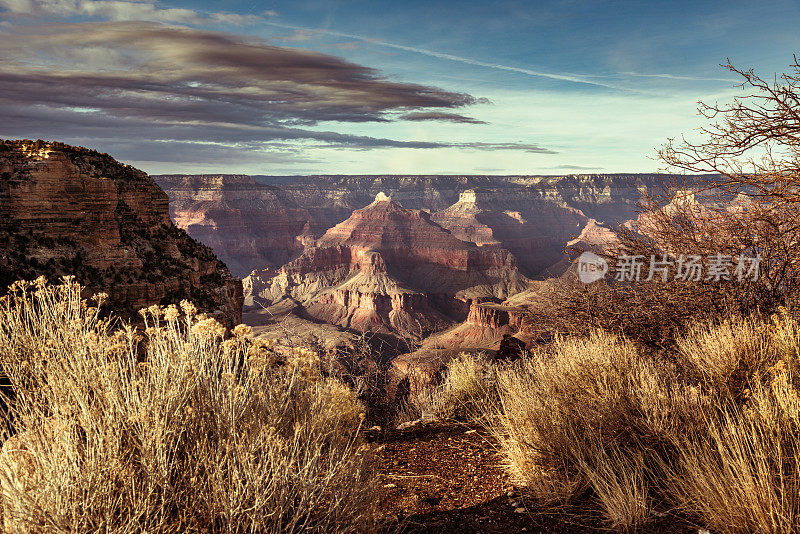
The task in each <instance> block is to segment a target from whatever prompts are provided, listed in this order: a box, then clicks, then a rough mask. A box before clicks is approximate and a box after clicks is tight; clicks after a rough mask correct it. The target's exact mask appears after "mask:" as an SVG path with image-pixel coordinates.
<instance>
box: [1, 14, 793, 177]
mask: <svg viewBox="0 0 800 534" xmlns="http://www.w3.org/2000/svg"><path fill="white" fill-rule="evenodd" d="M223 9H224V10H223ZM799 23H800V2H796V1H785V0H775V1H773V2H751V1H747V2H740V1H736V0H727V1H725V2H722V1H719V2H717V1H713V2H712V1H692V2H688V1H686V2H684V1H673V2H641V1H617V2H614V1H593V0H574V1H573V0H562V1H539V2H537V1H521V0H520V1H500V2H486V1H469V0H461V1H454V0H451V1H438V0H427V1H416V0H410V1H404V2H396V1H383V0H369V1H356V0H353V1H346V0H345V1H327V0H294V1H275V2H258V1H243V0H232V1H226V2H224V3H223V2H199V1H187V0H178V1H160V2H155V1H153V0H0V138H6V139H8V138H29V139H39V138H41V139H46V140H59V141H63V142H67V143H70V144H75V145H82V146H87V147H90V148H94V149H97V150H99V151H101V152H108V153H109V154H111V155H112V156H114V157H116V158H117V159H119V160H121V161H124V162H126V163H130V164H132V165H134V166H136V167H138V168H141V169H142V170H145V171H147V172H149V173H152V174H157V173H223V172H224V173H249V174H274V175H294V174H572V173H591V172H600V173H610V172H655V171H659V170H664V165H663V164H662V163H661V162H659V161H658V160H657V159H656V158H655V153H656V148H657V147H659V146H660V145H661V144H663V143H664V142H665V141H666V140H667V138H670V137H680V136H681V135H686V136H688V137H690V138H691V137H692V136H695V135H696V129H697V128H698V127H699V126H700V125H701V124H702V123H701V121H700V119H699V118H698V116H697V111H696V108H697V102H698V101H704V102H707V103H713V102H725V101H729V100H731V99H732V98H734V97H735V96H737V95H743V94H744V93H742V89H741V88H738V87H736V84H737V83H738V81H739V80H738V79H737V78H736V76H734V75H732V74H731V73H729V72H728V71H726V70H725V69H723V68H721V67H720V63H723V62H725V61H726V60H727V58H730V60H731V61H732V62H733V63H734V64H735V65H737V66H740V67H743V68H754V69H755V70H756V72H758V73H759V74H761V75H762V77H765V78H772V77H773V76H774V75H775V74H776V73H777V74H780V73H782V72H786V71H787V70H788V69H789V65H790V64H791V63H792V62H793V54H795V53H797V52H800V32H798V31H797V27H798V24H799Z"/></svg>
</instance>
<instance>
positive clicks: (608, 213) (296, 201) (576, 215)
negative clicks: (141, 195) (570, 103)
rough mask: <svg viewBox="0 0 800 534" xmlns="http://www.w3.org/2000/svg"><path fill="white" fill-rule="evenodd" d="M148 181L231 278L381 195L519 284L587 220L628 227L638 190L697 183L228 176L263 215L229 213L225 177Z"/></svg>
mask: <svg viewBox="0 0 800 534" xmlns="http://www.w3.org/2000/svg"><path fill="white" fill-rule="evenodd" d="M155 178H156V179H157V180H159V181H160V183H161V184H162V186H163V187H164V189H165V190H166V191H167V193H168V194H169V195H170V199H171V203H172V210H173V213H174V214H175V218H176V222H177V224H178V225H179V226H181V227H183V228H185V229H187V230H188V231H189V233H190V234H191V235H193V236H194V237H196V238H198V239H200V240H201V241H203V242H205V243H206V244H209V245H211V246H213V247H214V248H215V250H217V252H218V253H219V254H220V256H221V257H222V258H223V259H225V260H226V261H228V262H229V263H231V264H233V265H236V266H237V267H236V268H237V272H239V273H244V272H245V271H246V270H247V267H249V266H250V265H255V266H256V267H259V268H262V267H271V268H277V267H279V266H280V265H281V264H282V263H283V261H286V260H285V259H284V258H287V257H290V256H291V255H292V254H298V253H299V252H300V249H299V248H298V246H297V243H298V241H299V242H301V243H306V244H310V243H312V242H313V240H314V239H315V238H319V237H320V236H321V235H322V234H324V232H325V231H326V230H328V229H329V228H331V227H333V226H335V225H336V224H338V223H340V222H342V221H343V220H345V219H346V218H347V217H349V216H350V214H351V213H352V212H353V210H356V209H360V208H363V207H364V206H366V205H368V204H369V203H371V202H372V201H373V199H374V198H375V195H376V194H377V193H379V192H381V191H384V192H386V193H387V194H388V195H389V196H391V197H392V198H393V199H394V200H395V201H397V202H399V203H401V204H402V205H403V206H405V207H406V208H410V209H419V210H425V211H428V212H431V213H432V214H434V215H433V217H432V218H433V220H434V221H436V222H438V223H439V224H440V225H442V226H444V227H446V228H449V229H451V230H452V232H453V233H454V235H456V236H457V237H459V238H460V239H463V240H467V241H472V242H475V243H478V244H493V243H494V242H497V243H500V245H501V246H502V247H503V248H505V249H508V250H510V251H511V252H512V253H513V254H514V255H515V256H516V257H517V260H518V264H519V268H520V269H521V270H522V271H523V272H524V273H525V274H526V275H528V276H536V277H538V276H547V275H548V274H551V273H552V272H554V270H553V269H551V267H552V266H553V264H555V263H557V262H559V261H561V259H562V256H563V250H564V247H565V246H566V245H567V243H568V242H569V241H570V240H572V239H576V238H578V237H579V236H580V235H581V233H582V232H583V231H584V229H585V228H586V227H587V225H589V224H591V221H596V224H598V225H601V226H604V227H606V228H614V227H615V226H617V225H618V224H622V223H624V222H625V221H628V220H630V219H633V218H635V217H636V215H637V213H636V203H637V202H638V201H639V199H640V197H641V192H642V190H645V189H647V190H650V191H658V190H660V189H662V188H663V187H664V186H665V185H667V184H669V183H672V182H677V181H680V180H683V181H689V182H691V181H692V180H694V181H696V180H697V178H691V177H690V178H687V177H682V176H670V175H662V174H609V175H569V176H341V175H324V176H292V177H275V176H255V177H253V178H254V180H253V183H250V181H249V180H248V183H247V184H244V183H243V179H242V178H241V177H235V176H231V177H230V180H232V181H238V185H237V186H236V187H237V188H240V190H239V191H238V192H237V193H236V194H237V195H239V196H240V197H241V202H242V203H244V202H245V201H247V200H248V199H257V198H260V197H259V195H262V194H265V193H264V191H267V190H266V189H264V188H263V186H264V185H267V186H270V187H272V189H269V191H271V192H272V193H270V194H274V195H275V197H276V198H278V199H280V203H279V204H278V207H275V205H273V204H270V203H269V202H266V201H265V204H270V206H269V207H267V208H265V210H263V213H262V212H261V210H260V208H257V206H256V204H257V202H256V201H255V200H253V205H254V206H255V208H254V209H252V210H251V209H249V208H248V209H244V208H242V207H241V204H238V205H236V206H232V205H231V203H230V202H229V201H228V200H227V198H230V195H231V194H232V191H231V189H230V186H227V185H225V183H226V181H227V180H228V179H227V178H225V177H223V178H220V177H215V176H206V177H202V176H197V177H184V178H183V179H186V180H189V182H191V186H190V187H189V186H187V185H186V183H184V182H182V178H179V177H158V176H157V177H155ZM469 190H474V192H475V194H474V200H473V198H472V195H471V194H470V193H466V194H465V192H466V191H469ZM281 195H283V196H281ZM461 195H465V196H464V197H461ZM459 199H460V200H459ZM281 206H282V209H281ZM256 208H257V209H256ZM178 214H180V215H178ZM193 221H199V222H198V223H197V224H195V223H194V222H193ZM260 221H263V222H260ZM262 224H263V225H264V226H263V227H262V226H261V225H262ZM229 228H230V229H229ZM262 228H263V229H262ZM276 228H280V230H277V229H276ZM209 229H210V230H209ZM273 235H275V236H280V237H274V238H273V237H272V236H273ZM262 241H263V244H261V243H262ZM274 250H276V251H280V252H279V253H273V252H272V251H274Z"/></svg>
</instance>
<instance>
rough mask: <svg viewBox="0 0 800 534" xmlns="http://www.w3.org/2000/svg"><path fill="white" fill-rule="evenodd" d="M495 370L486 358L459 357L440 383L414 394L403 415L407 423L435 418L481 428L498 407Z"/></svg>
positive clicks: (451, 362) (464, 354)
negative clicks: (430, 417)
mask: <svg viewBox="0 0 800 534" xmlns="http://www.w3.org/2000/svg"><path fill="white" fill-rule="evenodd" d="M495 374H496V366H495V364H494V363H493V362H491V361H490V360H489V359H488V358H487V357H486V355H485V354H483V353H479V354H476V355H472V354H468V353H463V352H462V353H460V354H459V355H458V356H456V357H455V358H453V359H452V360H450V362H448V364H447V366H446V367H445V370H444V373H443V379H442V383H441V384H438V385H433V386H428V387H424V388H419V389H418V390H415V391H413V392H412V394H411V395H410V397H409V399H408V402H407V405H406V406H404V407H403V410H402V415H403V417H404V418H406V419H414V418H417V417H425V416H429V415H430V416H436V417H438V418H440V419H448V420H453V421H459V422H463V423H470V424H475V425H481V424H483V423H486V422H487V420H488V418H490V417H491V416H493V415H494V413H495V412H496V411H497V409H498V406H497V403H498V395H497V388H496V385H495V384H496V380H495Z"/></svg>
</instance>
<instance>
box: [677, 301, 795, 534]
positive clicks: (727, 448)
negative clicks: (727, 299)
mask: <svg viewBox="0 0 800 534" xmlns="http://www.w3.org/2000/svg"><path fill="white" fill-rule="evenodd" d="M726 330H727V328H725V327H723V329H722V333H721V335H719V336H715V332H714V330H712V329H709V330H706V331H705V332H701V339H702V340H703V341H701V342H700V343H698V346H705V348H706V351H705V354H706V355H707V356H708V357H709V358H711V359H713V360H714V361H717V362H722V363H721V364H720V365H719V366H718V368H717V369H714V368H713V367H712V368H711V369H710V371H707V372H706V373H705V375H706V376H712V377H714V378H715V379H716V378H717V377H722V376H725V374H726V373H728V372H729V370H730V369H731V368H732V367H737V368H739V369H743V368H750V367H755V366H756V365H758V368H756V369H755V370H753V372H752V374H751V376H750V378H749V380H748V381H747V383H746V384H742V385H741V388H742V389H741V390H740V391H737V390H735V389H733V388H730V387H728V385H727V384H724V382H723V386H722V388H721V389H719V390H716V391H715V393H716V394H717V395H718V398H717V402H716V406H717V407H718V410H717V411H714V412H708V413H707V414H706V415H705V418H704V421H703V425H702V427H701V429H700V431H697V432H694V433H691V434H688V435H687V436H685V437H684V438H682V439H680V440H679V441H678V442H679V444H680V445H681V447H680V455H679V458H678V461H677V462H676V463H675V464H674V465H672V466H670V469H669V472H670V475H669V476H668V477H666V478H665V480H664V482H665V484H666V485H667V486H668V488H669V491H670V493H671V494H672V497H673V500H674V502H675V503H676V504H677V505H678V506H680V507H681V508H682V509H684V510H685V511H686V512H688V513H690V514H692V515H694V516H696V517H698V518H702V520H703V521H704V522H705V523H706V524H707V525H708V526H709V527H710V528H711V529H712V530H713V531H714V532H723V533H742V534H743V533H787V534H788V533H794V532H798V530H800V380H798V374H797V372H796V369H797V355H798V350H799V349H800V335H798V333H800V324H798V322H797V320H796V319H794V318H793V317H791V316H790V315H789V314H788V313H786V311H785V310H782V311H781V313H780V315H775V316H774V317H773V319H772V324H770V325H767V324H763V323H762V324H756V325H754V326H752V327H751V330H750V331H749V332H748V331H747V330H746V329H745V330H744V331H742V332H741V335H738V334H736V333H734V335H732V336H731V335H730V334H729V333H728V332H726ZM715 337H716V338H717V339H716V340H714V338H715ZM757 337H762V338H765V339H766V345H767V347H766V350H765V348H764V346H763V344H762V341H761V340H759V341H758V343H756V342H755V339H756V338H757ZM709 339H712V340H714V342H712V343H708V342H707V340H709ZM748 348H749V349H751V352H748V351H747V350H745V349H748ZM752 349H760V350H761V351H762V354H763V352H769V353H770V354H771V357H769V358H764V357H763V356H761V355H756V356H755V357H754V354H758V353H757V352H756V351H754V350H752ZM734 354H736V355H739V358H738V365H733V363H735V361H736V360H735V359H734V361H733V362H732V361H731V359H730V358H731V356H732V355H734ZM716 381H717V382H718V381H719V380H718V379H717V380H716Z"/></svg>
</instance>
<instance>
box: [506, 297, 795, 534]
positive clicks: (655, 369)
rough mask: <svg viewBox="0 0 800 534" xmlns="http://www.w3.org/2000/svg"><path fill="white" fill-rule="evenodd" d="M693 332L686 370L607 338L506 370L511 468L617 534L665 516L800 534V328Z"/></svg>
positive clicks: (682, 345) (549, 499)
mask: <svg viewBox="0 0 800 534" xmlns="http://www.w3.org/2000/svg"><path fill="white" fill-rule="evenodd" d="M689 332H690V333H689V334H688V335H686V336H684V337H682V338H680V339H679V340H678V346H677V348H676V350H675V352H674V353H673V354H671V357H672V359H673V360H676V361H677V362H678V363H679V364H680V365H679V367H678V368H673V367H672V366H671V365H669V364H667V363H663V362H661V361H659V360H655V359H653V358H652V357H650V356H648V354H646V353H644V352H643V351H642V350H641V349H637V347H636V346H635V345H633V344H632V343H631V342H629V341H627V340H625V339H624V338H620V337H618V336H614V335H610V334H606V333H603V332H601V331H598V332H595V333H593V334H592V335H591V336H589V337H587V338H575V339H565V338H561V339H558V340H557V341H556V343H555V344H554V346H553V347H552V349H551V350H548V351H539V352H537V353H535V354H534V355H532V356H531V357H530V358H527V359H525V360H523V361H522V362H520V363H518V364H516V365H515V366H512V367H509V368H506V369H503V370H501V371H500V372H499V374H498V387H499V392H500V400H501V406H502V409H501V410H500V411H499V412H498V414H497V415H496V418H495V431H496V435H497V436H498V439H499V440H500V443H501V450H502V453H503V455H504V457H505V461H506V463H507V466H508V469H509V471H510V472H511V474H513V475H514V476H515V477H516V478H517V479H518V480H520V481H521V482H523V483H524V484H526V485H527V487H528V489H529V491H530V493H531V494H532V495H533V496H534V497H536V498H537V500H538V501H539V502H541V503H549V504H556V505H559V504H564V503H571V502H576V501H579V500H580V498H581V497H584V496H591V497H592V498H593V499H594V501H595V502H596V503H597V504H598V505H599V508H600V509H601V510H602V512H603V514H604V516H605V518H606V521H607V523H608V525H609V526H610V527H612V528H614V529H615V530H619V531H630V530H635V529H637V528H639V527H640V526H641V525H642V524H643V523H645V522H647V521H648V520H649V518H650V515H651V514H650V510H651V509H652V508H657V509H658V508H661V509H662V510H675V511H680V512H681V513H683V514H684V515H686V516H688V517H689V518H692V519H693V520H694V521H696V522H698V523H699V524H702V525H704V526H708V527H709V528H710V529H711V530H712V531H714V532H723V533H731V534H744V533H773V532H778V533H793V532H798V529H800V374H798V356H799V355H800V322H798V321H797V319H795V318H794V317H793V316H792V315H791V314H790V313H789V312H787V311H786V310H785V309H781V311H780V313H779V314H776V315H774V316H773V317H772V318H771V320H770V321H766V320H764V319H763V318H760V317H754V318H750V319H742V318H728V319H725V320H722V321H716V322H712V323H703V324H701V325H698V326H694V327H692V328H690V329H689Z"/></svg>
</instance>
